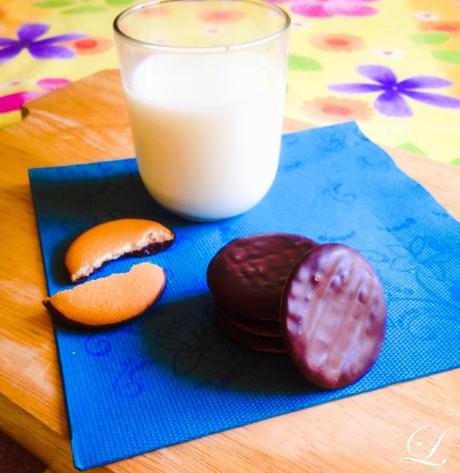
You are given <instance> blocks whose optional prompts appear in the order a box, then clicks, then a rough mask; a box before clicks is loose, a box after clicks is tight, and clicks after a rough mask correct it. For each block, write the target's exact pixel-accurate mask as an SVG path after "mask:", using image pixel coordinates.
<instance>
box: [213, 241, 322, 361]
mask: <svg viewBox="0 0 460 473" xmlns="http://www.w3.org/2000/svg"><path fill="white" fill-rule="evenodd" d="M315 246H316V243H315V242H314V241H312V240H309V239H308V238H305V237H303V236H299V235H292V234H288V233H273V234H265V235H254V236H251V237H247V238H239V239H237V240H233V241H232V242H230V243H229V244H228V245H226V246H224V247H223V248H222V249H221V250H220V251H219V252H218V253H217V254H216V256H215V257H214V258H213V260H212V261H211V263H210V265H209V268H208V285H209V288H210V289H211V292H212V294H213V296H214V302H215V315H216V317H217V319H218V320H219V323H220V325H221V326H222V328H223V330H224V331H225V333H227V335H228V336H229V337H231V338H232V339H234V340H235V341H236V342H238V343H239V344H241V345H243V346H245V347H247V348H250V349H253V350H258V351H265V352H272V353H285V352H286V348H285V347H284V343H283V341H282V337H281V329H280V323H279V307H280V301H281V295H282V293H283V289H284V286H285V284H286V281H287V278H288V276H289V274H290V273H291V271H292V269H293V268H294V266H295V265H296V264H297V263H298V261H299V259H300V258H301V257H302V256H303V255H304V254H305V253H308V252H309V251H310V250H312V249H313V248H314V247H315Z"/></svg>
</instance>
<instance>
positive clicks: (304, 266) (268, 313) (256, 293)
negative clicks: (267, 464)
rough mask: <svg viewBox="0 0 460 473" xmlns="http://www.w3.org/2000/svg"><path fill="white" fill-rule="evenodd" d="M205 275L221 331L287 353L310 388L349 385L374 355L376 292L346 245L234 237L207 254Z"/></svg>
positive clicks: (380, 309)
mask: <svg viewBox="0 0 460 473" xmlns="http://www.w3.org/2000/svg"><path fill="white" fill-rule="evenodd" d="M207 276H208V285H209V288H210V289H211V292H212V295H213V297H214V308H215V316H216V318H217V320H218V321H219V323H220V325H221V327H222V329H223V331H224V332H225V333H226V334H227V335H228V336H229V337H230V338H232V339H233V340H234V341H236V342H237V343H239V344H240V345H243V346H244V347H246V348H249V349H253V350H257V351H263V352H271V353H285V352H287V353H288V355H289V356H290V358H291V359H292V361H293V363H294V364H295V365H296V366H297V368H298V370H299V371H300V372H301V374H302V375H303V376H304V377H305V378H306V379H307V380H308V381H310V382H311V383H313V384H315V385H317V386H321V387H324V388H340V387H343V386H346V385H348V384H351V383H352V382H354V381H356V380H357V379H359V378H360V377H361V376H363V375H364V374H365V373H366V372H367V371H368V370H369V369H370V367H371V366H372V365H373V364H374V362H375V360H376V359H377V357H378V355H379V353H380V349H381V345H382V343H383V339H384V335H385V321H386V305H385V298H384V292H383V287H382V285H381V282H380V280H379V278H378V277H377V275H376V273H375V272H374V270H373V268H372V266H371V265H370V263H369V262H368V261H367V259H366V258H365V257H364V256H363V255H361V254H360V253H359V252H357V251H356V250H354V249H352V248H350V247H348V246H345V245H342V244H338V243H329V244H324V245H320V244H318V243H315V242H314V241H312V240H310V239H308V238H306V237H304V236H300V235H293V234H287V233H272V234H263V235H254V236H250V237H245V238H239V239H237V240H233V241H231V242H230V243H228V244H227V245H226V246H224V247H223V248H222V249H221V250H220V251H219V252H218V253H217V254H216V255H215V257H214V258H213V259H212V261H211V263H210V264H209V267H208V274H207Z"/></svg>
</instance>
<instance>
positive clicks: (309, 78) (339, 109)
mask: <svg viewBox="0 0 460 473" xmlns="http://www.w3.org/2000/svg"><path fill="white" fill-rule="evenodd" d="M276 1H277V2H278V3H280V4H281V6H282V7H283V8H285V9H286V10H287V11H288V12H289V13H290V14H291V17H292V31H291V40H290V56H289V78H288V88H287V101H286V116H287V117H289V118H290V119H291V120H293V121H295V120H300V121H303V122H306V123H308V124H309V125H314V126H315V125H316V126H319V125H324V124H330V123H337V122H341V121H348V120H355V121H357V122H358V123H359V125H360V127H361V129H362V130H363V131H364V132H365V133H366V134H367V135H368V136H369V137H370V138H371V139H373V140H374V141H376V142H378V143H380V144H382V145H387V146H392V147H396V148H400V149H404V150H407V151H410V152H412V153H415V154H418V155H420V156H421V157H427V158H428V157H429V158H432V159H436V160H439V161H443V162H446V163H452V164H456V165H460V1H459V0H276ZM133 3H135V2H134V1H132V0H3V1H1V0H0V126H5V125H8V124H10V123H13V122H15V121H17V120H20V114H19V112H18V110H19V108H20V107H21V105H22V104H24V103H25V102H27V101H29V100H32V99H34V98H36V97H39V96H41V95H43V94H46V93H47V92H49V91H51V90H54V89H56V88H59V87H63V86H65V85H66V84H67V83H68V82H69V81H73V80H77V79H79V78H81V77H84V76H87V75H89V74H91V73H93V72H96V71H99V70H102V69H107V68H114V67H116V66H117V58H116V52H115V50H114V43H113V37H112V20H113V18H114V17H115V15H116V14H117V13H118V12H119V11H120V10H121V9H123V8H126V7H127V6H129V5H131V4H133ZM163 14H167V8H166V9H164V10H163ZM203 21H206V19H203ZM212 21H214V22H216V21H217V22H218V23H219V24H220V27H222V28H225V25H226V24H228V23H229V22H232V21H239V17H235V16H234V15H227V14H226V12H225V9H224V8H223V7H220V8H219V9H216V12H215V15H214V16H212ZM205 26H206V25H204V27H205Z"/></svg>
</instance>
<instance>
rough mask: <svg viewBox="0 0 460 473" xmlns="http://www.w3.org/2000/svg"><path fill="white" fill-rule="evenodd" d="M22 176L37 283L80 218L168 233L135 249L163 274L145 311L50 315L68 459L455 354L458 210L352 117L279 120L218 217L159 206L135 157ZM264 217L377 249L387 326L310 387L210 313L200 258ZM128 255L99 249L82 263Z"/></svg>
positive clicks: (292, 405)
mask: <svg viewBox="0 0 460 473" xmlns="http://www.w3.org/2000/svg"><path fill="white" fill-rule="evenodd" d="M30 181H31V187H32V193H33V199H34V203H35V210H36V216H37V221H38V228H39V232H40V239H41V246H42V254H43V262H44V266H45V273H46V279H47V283H48V291H49V293H50V294H53V293H55V292H56V291H59V290H61V289H64V288H67V287H70V285H69V281H68V277H67V275H66V272H65V270H64V263H63V259H64V254H65V251H66V248H67V246H68V245H69V243H70V242H71V241H72V239H73V238H75V237H76V236H77V235H78V234H79V233H80V232H82V231H83V230H86V229H87V228H89V227H91V226H92V225H95V224H97V223H100V222H104V221H107V220H111V219H115V218H122V217H145V218H152V219H157V220H159V221H160V222H162V223H164V224H165V225H167V226H169V227H170V228H172V229H173V230H174V231H175V233H176V235H177V241H176V243H175V244H174V246H173V247H172V248H170V249H169V250H167V251H165V252H164V253H161V254H158V255H156V256H152V257H148V258H145V260H150V261H152V262H155V263H157V264H159V265H160V266H162V267H164V268H165V269H166V271H167V274H168V281H167V288H166V291H165V293H164V295H163V298H162V299H161V302H160V303H159V304H157V305H156V306H155V307H154V308H153V309H152V310H150V311H149V312H148V313H147V314H146V315H145V316H143V317H141V318H139V319H137V320H135V321H133V322H131V323H128V324H126V325H124V326H121V327H118V328H114V329H111V330H102V331H87V330H78V329H75V328H70V327H66V326H64V325H60V324H58V323H56V324H55V329H56V330H55V332H56V341H57V345H58V352H59V358H60V364H61V372H62V379H63V384H64V390H65V398H66V403H67V411H68V417H69V423H70V432H71V442H72V450H73V455H74V462H75V466H76V467H77V468H79V469H82V470H83V469H87V468H91V467H95V466H98V465H103V464H106V463H110V462H114V461H116V460H120V459H123V458H127V457H131V456H133V455H137V454H140V453H143V452H147V451H149V450H154V449H157V448H160V447H164V446H167V445H172V444H175V443H178V442H184V441H186V440H190V439H193V438H196V437H201V436H204V435H208V434H212V433H213V432H218V431H222V430H225V429H230V428H232V427H236V426H240V425H244V424H247V423H250V422H254V421H258V420H261V419H266V418H268V417H272V416H276V415H279V414H284V413H287V412H291V411H295V410H297V409H302V408H305V407H310V406H314V405H316V404H320V403H323V402H327V401H332V400H334V399H340V398H343V397H346V396H350V395H353V394H358V393H362V392H365V391H370V390H373V389H376V388H380V387H383V386H386V385H388V384H392V383H397V382H400V381H407V380H410V379H414V378H418V377H420V376H426V375H429V374H433V373H437V372H439V371H443V370H448V369H452V368H456V367H458V366H460V343H459V339H460V225H459V224H458V223H457V222H456V221H455V220H454V219H453V218H452V217H450V216H449V215H448V213H447V212H446V211H445V210H444V209H443V208H442V207H441V206H440V205H439V204H437V203H436V202H435V200H434V199H433V198H432V197H431V196H430V195H429V194H428V193H427V192H426V191H425V190H424V189H423V188H422V187H421V186H420V185H418V184H417V183H416V182H414V181H413V180H411V179H410V178H408V177H407V176H406V175H405V174H403V173H402V172H401V171H399V170H398V168H397V167H396V166H395V165H394V164H393V161H392V160H391V158H389V157H388V156H387V154H385V152H384V151H382V150H381V149H380V148H378V147H377V146H376V145H375V144H373V143H371V142H370V141H369V140H368V139H367V138H366V137H365V136H364V135H363V134H362V133H361V131H360V130H359V129H358V127H357V126H356V125H355V124H353V123H347V124H344V125H336V126H331V127H326V128H319V129H315V130H311V131H305V132H300V133H292V134H289V135H286V136H284V137H283V145H282V156H281V163H280V169H279V172H278V176H277V179H276V181H275V184H274V185H273V188H272V189H271V191H270V193H269V194H268V195H267V197H266V198H265V199H264V200H263V201H262V202H261V203H260V204H259V205H258V206H257V207H256V208H254V209H253V210H251V211H249V212H248V213H246V214H245V215H242V216H240V217H237V218H233V219H229V220H226V221H220V222H215V223H193V222H189V221H186V220H181V219H179V218H177V217H175V216H173V215H171V214H170V213H168V212H167V211H165V210H163V209H162V208H161V207H160V206H159V205H157V204H156V203H155V202H154V201H153V200H152V199H151V198H150V197H149V196H148V194H147V192H146V191H145V189H144V187H143V185H142V183H141V181H140V178H139V176H138V171H137V166H136V162H135V160H133V159H127V160H122V161H113V162H102V163H94V164H83V165H76V166H65V167H54V168H43V169H31V170H30ZM261 232H292V233H300V234H303V235H306V236H308V237H311V238H313V239H315V240H317V241H319V242H331V241H334V242H335V241H337V242H343V243H345V244H347V245H350V246H353V247H354V248H356V249H358V250H359V251H361V252H363V253H364V254H365V255H366V256H367V257H368V258H369V259H370V260H371V261H372V263H373V264H374V266H375V268H376V270H377V272H378V274H379V275H380V277H381V278H382V280H383V283H384V287H385V290H386V296H387V302H388V325H387V336H386V339H385V342H384V345H383V350H382V353H381V356H380V358H379V359H378V361H377V363H376V364H375V365H374V367H373V368H372V370H371V371H370V372H369V373H368V374H367V375H366V376H364V377H363V378H362V379H361V380H360V381H358V382H357V383H356V384H354V385H352V386H348V387H347V388H344V389H340V390H337V391H325V390H321V389H317V388H314V387H312V386H310V385H309V384H308V383H307V382H306V381H304V380H303V379H302V378H301V377H300V375H298V374H297V372H296V370H295V369H294V368H293V366H292V365H291V363H290V361H289V359H288V357H287V356H284V355H269V354H257V353H252V352H250V351H248V350H245V349H243V348H240V347H238V346H237V345H235V344H234V343H232V342H231V341H230V340H228V339H227V338H226V337H225V336H223V334H222V333H221V332H220V330H219V329H218V327H216V325H215V323H214V320H213V317H212V302H211V299H210V295H209V292H208V288H207V286H206V277H205V275H206V268H207V265H208V263H209V261H210V259H211V258H212V256H213V255H214V254H215V253H216V251H217V250H218V249H219V248H221V247H222V246H223V245H225V244H226V243H227V242H229V241H230V240H232V239H233V238H236V237H240V236H244V235H249V234H253V233H261ZM139 261H140V260H139V259H137V258H126V259H122V260H120V261H115V262H112V263H110V264H108V265H107V266H106V267H105V268H104V269H102V270H101V271H98V272H97V274H95V275H94V276H93V277H94V278H98V277H101V276H106V275H108V274H111V273H113V272H120V271H127V270H128V269H129V267H130V266H131V265H132V264H133V263H137V262H139Z"/></svg>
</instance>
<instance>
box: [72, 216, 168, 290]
mask: <svg viewBox="0 0 460 473" xmlns="http://www.w3.org/2000/svg"><path fill="white" fill-rule="evenodd" d="M173 242H174V233H173V232H172V231H171V230H169V229H168V228H166V227H165V226H163V225H161V223H158V222H155V221H153V220H144V219H137V218H124V219H119V220H112V221H110V222H105V223H101V224H100V225H96V226H95V227H92V228H90V229H89V230H86V231H85V232H84V233H82V234H81V235H80V236H78V237H77V238H76V239H75V240H74V241H73V242H72V243H71V245H70V246H69V248H68V250H67V253H66V255H65V266H66V268H67V271H68V272H69V274H70V279H71V281H73V282H76V281H79V280H81V279H84V278H86V277H88V276H89V275H90V274H92V273H93V272H94V271H95V270H96V269H98V268H100V267H101V266H102V265H103V264H104V263H106V262H108V261H111V260H115V259H117V258H120V257H121V256H128V255H129V256H148V255H152V254H155V253H158V252H159V251H162V250H164V249H166V248H168V247H169V246H171V245H172V244H173Z"/></svg>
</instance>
